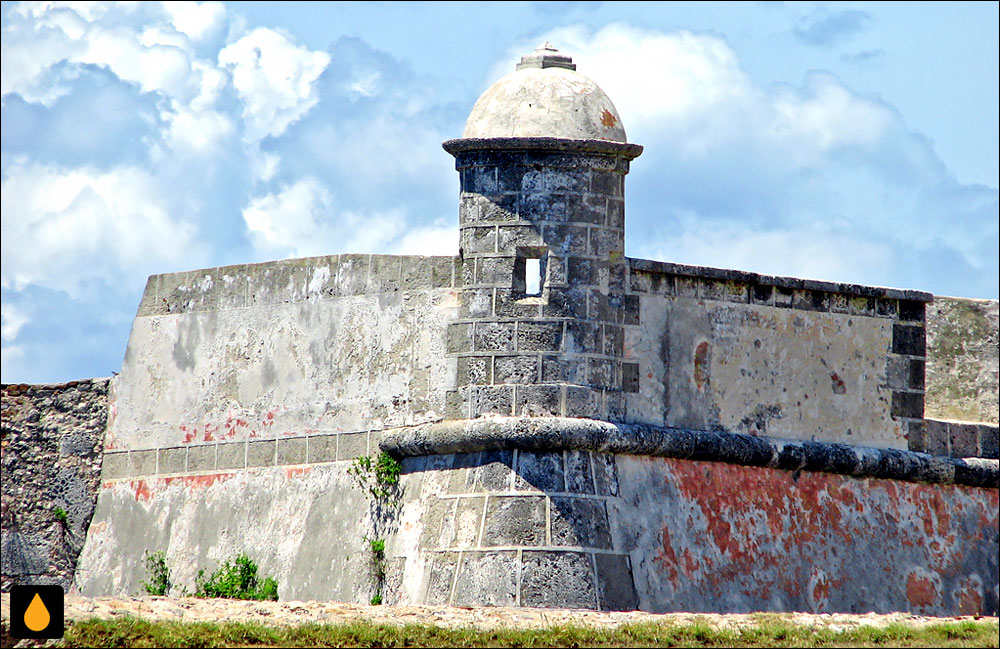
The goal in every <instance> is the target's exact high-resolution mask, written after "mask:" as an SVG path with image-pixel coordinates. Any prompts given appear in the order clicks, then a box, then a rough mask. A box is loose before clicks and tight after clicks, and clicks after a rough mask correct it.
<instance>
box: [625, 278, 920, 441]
mask: <svg viewBox="0 0 1000 649" xmlns="http://www.w3.org/2000/svg"><path fill="white" fill-rule="evenodd" d="M627 263H628V273H629V274H628V283H627V288H626V295H625V297H626V299H627V300H629V301H628V302H627V303H626V304H627V305H628V311H631V313H632V314H633V315H632V316H631V317H630V319H629V321H627V322H626V324H625V326H624V330H625V353H624V358H623V363H624V364H623V371H625V372H627V375H628V376H630V377H632V378H631V381H630V386H631V387H630V390H629V392H628V393H627V417H626V421H633V422H644V423H651V424H656V425H669V426H681V427H688V428H697V429H702V430H728V431H732V432H744V433H749V434H752V435H756V434H760V435H773V436H777V437H784V438H790V439H806V440H816V441H830V442H841V443H847V444H862V445H871V446H880V447H888V448H898V449H905V448H912V449H913V450H921V449H920V448H919V446H918V445H914V446H912V447H911V446H910V439H911V438H913V439H914V440H916V439H917V438H918V437H919V436H920V435H922V434H923V428H922V421H923V405H924V366H925V363H926V353H927V352H926V348H925V343H924V319H925V304H926V303H927V302H929V301H930V300H931V297H932V296H931V295H930V294H928V293H924V292H921V291H912V290H900V289H891V288H880V287H870V286H857V285H851V284H837V283H833V282H821V281H815V280H802V279H795V278H787V277H773V276H766V275H759V274H756V273H748V272H740V271H730V270H721V269H712V268H703V267H695V266H686V265H682V264H668V263H662V262H652V261H648V260H643V259H628V260H627ZM915 444H916V443H915Z"/></svg>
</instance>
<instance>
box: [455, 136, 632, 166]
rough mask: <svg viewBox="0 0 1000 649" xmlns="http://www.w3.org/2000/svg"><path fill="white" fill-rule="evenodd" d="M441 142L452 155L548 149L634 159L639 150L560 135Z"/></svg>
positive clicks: (628, 145)
mask: <svg viewBox="0 0 1000 649" xmlns="http://www.w3.org/2000/svg"><path fill="white" fill-rule="evenodd" d="M441 146H442V148H444V150H445V151H447V152H448V153H450V154H452V155H458V154H460V153H465V152H467V151H551V152H556V153H598V154H603V155H613V156H616V157H622V158H625V159H627V160H634V159H635V158H638V157H639V155H640V154H641V153H642V145H641V144H630V143H627V142H612V141H609V140H575V139H571V138H562V137H490V138H480V137H466V138H458V139H454V140H445V141H444V142H442V143H441Z"/></svg>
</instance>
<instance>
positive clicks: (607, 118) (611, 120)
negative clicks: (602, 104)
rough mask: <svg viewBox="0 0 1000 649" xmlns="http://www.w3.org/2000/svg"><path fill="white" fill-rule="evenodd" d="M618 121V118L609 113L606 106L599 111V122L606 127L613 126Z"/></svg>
mask: <svg viewBox="0 0 1000 649" xmlns="http://www.w3.org/2000/svg"><path fill="white" fill-rule="evenodd" d="M617 123H618V119H617V118H616V117H615V116H614V115H613V114H612V113H611V111H610V110H608V109H607V108H605V109H604V112H602V113H601V124H604V126H606V127H607V128H614V127H615V124H617Z"/></svg>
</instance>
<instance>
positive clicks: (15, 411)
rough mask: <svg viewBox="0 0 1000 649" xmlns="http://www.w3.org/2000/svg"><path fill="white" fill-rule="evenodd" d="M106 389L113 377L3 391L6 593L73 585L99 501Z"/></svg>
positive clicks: (4, 572) (3, 529) (3, 518)
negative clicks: (27, 586)
mask: <svg viewBox="0 0 1000 649" xmlns="http://www.w3.org/2000/svg"><path fill="white" fill-rule="evenodd" d="M107 388H108V379H87V380H83V381H71V382H69V383H65V384H61V385H4V386H3V392H2V395H3V397H2V408H3V428H2V430H3V434H2V435H3V436H2V441H0V449H2V451H0V454H2V461H0V463H2V474H3V481H2V482H3V487H2V489H3V499H2V503H3V512H2V521H3V528H2V535H3V541H2V548H3V556H2V563H3V577H2V583H0V586H2V589H3V590H4V591H7V590H9V589H10V587H11V586H12V585H16V584H59V585H61V586H62V587H63V588H65V589H69V588H70V586H71V585H72V583H73V574H74V570H75V568H76V564H77V558H78V556H79V553H80V550H81V548H82V547H83V543H84V540H85V538H86V536H87V527H88V526H89V525H90V520H91V516H92V515H93V512H94V504H95V501H96V499H97V489H98V485H99V479H100V473H101V455H102V445H103V442H104V432H105V429H106V425H107ZM60 511H61V512H63V513H64V514H60Z"/></svg>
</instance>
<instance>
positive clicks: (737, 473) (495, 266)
mask: <svg viewBox="0 0 1000 649" xmlns="http://www.w3.org/2000/svg"><path fill="white" fill-rule="evenodd" d="M443 147H444V149H445V151H446V152H447V153H448V154H450V155H451V156H453V157H454V160H455V169H456V171H457V173H458V183H459V188H460V194H459V201H458V219H457V226H458V227H457V236H458V240H459V254H458V255H455V256H444V257H426V256H401V255H375V254H334V255H329V256H323V257H313V258H308V259H290V260H283V261H275V262H269V263H262V264H245V265H236V266H227V267H221V268H212V269H204V270H196V271H190V272H183V273H170V274H163V275H155V276H153V277H150V278H149V281H148V283H147V285H146V289H145V291H144V293H143V296H142V299H141V303H140V305H139V309H138V313H137V315H136V319H135V322H134V325H133V327H132V331H131V334H130V337H129V341H128V346H127V351H126V354H125V358H124V362H123V366H122V369H121V372H120V373H119V374H118V375H117V376H115V377H114V378H113V379H111V380H110V381H109V382H106V383H105V382H99V383H95V384H94V387H93V388H88V390H89V391H88V392H87V395H86V399H85V400H84V399H83V397H79V396H78V395H77V396H72V395H76V394H77V392H79V391H81V390H82V388H77V389H76V391H75V392H66V389H67V388H65V386H62V387H60V386H47V387H46V386H4V406H3V407H4V522H3V525H4V528H3V534H4V541H3V548H4V550H3V551H4V558H3V565H4V577H3V579H4V580H3V584H4V588H7V587H8V586H9V585H10V584H12V583H28V582H30V581H31V580H35V581H37V580H39V579H43V578H44V579H49V580H55V581H57V582H59V583H63V584H64V585H67V586H68V587H71V588H74V589H77V590H78V591H79V592H81V593H83V594H85V595H126V594H128V595H133V594H137V593H139V592H140V591H141V583H142V581H143V580H144V579H145V578H146V574H145V563H144V553H145V552H146V551H149V552H156V551H164V552H165V553H166V559H167V563H168V564H169V565H170V566H171V568H172V570H173V575H174V579H175V582H176V583H178V584H193V582H194V579H195V575H196V574H197V570H198V569H199V568H210V569H211V568H212V567H214V565H215V564H216V563H218V562H219V561H221V560H223V559H226V558H228V557H231V556H232V555H234V554H235V553H237V552H246V553H247V554H249V555H250V556H252V557H253V558H254V559H255V560H256V561H257V562H258V564H259V565H260V567H261V570H262V572H264V573H266V574H269V575H274V576H275V577H276V578H277V580H278V592H279V595H280V597H281V598H282V599H288V600H307V599H314V600H342V601H360V602H367V601H369V600H370V599H371V597H372V595H373V588H376V586H374V585H373V582H372V579H371V575H370V573H369V563H368V561H367V559H366V557H367V553H368V552H369V542H370V541H371V540H372V539H376V538H377V539H379V540H383V541H384V542H385V561H386V571H385V575H384V579H383V580H382V581H381V582H380V583H379V584H378V585H377V589H378V594H379V595H380V596H381V597H382V601H383V602H384V603H386V604H394V603H401V604H402V603H406V604H452V605H459V606H498V605H503V606H537V607H569V608H583V609H598V610H601V609H603V610H630V609H641V610H646V611H652V612H666V611H705V612H748V611H811V612H824V613H826V612H867V611H876V612H889V611H910V612H913V613H919V614H929V615H954V614H987V615H996V614H997V612H998V577H997V575H998V570H1000V566H998V554H1000V550H998V483H1000V481H998V475H1000V472H998V461H997V456H998V451H997V439H998V433H997V413H996V403H997V402H996V394H995V391H996V376H997V356H996V329H997V320H996V304H995V303H982V304H981V303H979V302H976V303H974V304H973V303H970V302H969V301H961V300H952V299H949V298H935V297H934V296H932V295H931V294H929V293H926V292H923V291H918V290H911V289H896V288H886V287H877V286H861V285H854V284H845V283H837V282H827V281H817V280H807V279H800V278H792V277H777V276H769V275H762V274H758V273H751V272H745V271H739V270H725V269H716V268H706V267H699V266H689V265H682V264H675V263H669V262H665V261H654V260H645V259H636V258H632V257H628V256H627V255H626V250H625V228H626V223H627V220H626V198H625V185H626V176H627V174H628V172H629V169H630V165H631V164H632V163H633V162H634V161H637V160H640V161H641V159H640V158H639V156H640V154H641V153H642V147H641V146H640V145H638V144H634V143H630V142H629V141H628V139H627V137H626V131H625V126H624V125H623V123H622V119H621V116H620V115H619V114H618V111H617V110H616V109H615V106H614V104H613V103H612V101H611V99H610V98H609V97H608V96H607V94H606V93H605V92H604V91H603V90H601V88H600V87H599V86H598V85H597V84H596V83H595V82H594V81H592V80H591V79H589V78H588V77H586V76H585V74H583V72H580V71H577V70H576V64H575V63H574V62H573V60H572V58H571V57H570V56H568V55H566V54H564V53H562V52H559V51H558V50H556V49H555V48H554V47H552V46H551V45H549V44H548V43H546V44H544V45H542V46H541V47H539V48H538V49H537V50H535V51H534V52H531V53H529V54H526V55H525V56H524V57H522V59H521V62H520V63H519V64H518V65H517V66H516V69H515V70H514V71H513V72H511V73H510V74H508V75H507V76H504V77H503V78H501V79H499V80H498V81H496V82H495V83H494V84H493V85H491V86H490V87H489V88H488V89H487V90H486V91H485V92H484V93H483V94H482V96H481V97H480V98H479V100H478V101H477V102H476V103H475V105H474V107H473V108H472V111H471V113H470V115H469V118H468V120H467V122H466V125H465V129H464V131H463V133H462V137H461V138H457V139H451V140H448V141H446V142H444V143H443ZM442 155H443V154H442ZM928 330H930V331H931V332H932V335H931V336H928V333H927V332H928ZM989 336H992V338H989ZM963 337H964V338H969V337H972V338H977V339H982V338H984V337H985V338H988V339H990V340H992V341H993V344H992V346H990V345H988V344H968V345H966V344H964V343H962V342H960V341H961V340H963V339H964V338H963ZM928 368H930V369H929V370H928ZM933 377H944V378H946V379H947V384H946V385H945V384H944V383H942V384H941V385H942V387H941V388H937V387H934V386H928V381H929V380H930V379H931V378H933ZM969 377H974V378H969ZM991 377H992V378H991ZM990 381H992V383H991V382H990ZM990 386H992V388H991V387H990ZM42 387H44V388H45V390H48V391H49V392H45V391H44V390H42ZM991 389H992V391H993V394H992V396H991V395H989V394H986V395H985V396H983V394H984V393H986V392H989V390H991ZM53 391H54V392H53ZM50 392H53V393H58V394H59V395H63V396H60V397H59V398H53V399H50V400H49V401H44V402H43V400H42V399H41V398H33V397H32V398H25V397H26V395H27V396H29V397H31V396H32V395H36V394H37V395H43V394H44V395H48V394H49V393H50ZM66 395H71V396H66ZM952 395H960V401H961V403H960V404H959V405H956V406H954V407H951V406H950V405H949V404H948V403H945V402H946V401H948V400H949V399H953V396H952ZM67 398H80V399H81V400H82V401H81V403H83V402H84V401H85V403H86V408H87V410H86V413H89V414H87V417H84V418H83V419H84V420H85V421H83V423H81V422H80V421H77V420H78V419H80V417H77V418H76V419H73V418H71V417H62V418H60V417H55V416H53V415H52V414H51V411H52V408H55V407H57V405H58V404H62V405H60V406H58V407H63V406H65V403H64V402H65V401H66V399H67ZM17 399H20V400H17ZM954 399H958V397H954ZM925 401H926V404H925ZM95 404H96V405H95ZM925 405H926V406H927V411H928V412H932V413H944V415H947V416H948V417H953V418H952V419H929V418H927V417H925ZM94 408H97V410H99V413H98V415H100V416H96V417H92V416H90V415H92V414H93V412H96V411H95V410H94ZM70 410H72V408H70ZM29 411H30V412H29ZM31 413H35V414H31ZM86 413H85V414H86ZM964 413H974V417H971V418H974V419H975V421H958V420H957V419H954V417H956V416H964ZM81 416H82V415H81ZM81 421H82V420H81ZM13 422H16V425H15V423H13ZM95 422H97V423H95ZM94 426H98V429H99V430H97V429H94ZM71 428H72V429H73V430H76V429H80V430H79V431H77V433H78V434H77V433H74V434H73V435H70V434H69V433H68V432H67V431H68V430H69V429H71ZM84 429H85V430H84ZM95 430H97V432H95ZM81 431H82V432H81ZM84 433H85V434H84ZM74 435H75V436H74ZM80 435H83V437H80ZM32 436H41V437H46V436H48V437H51V438H52V439H67V440H71V439H77V437H80V439H83V438H84V437H85V438H86V440H85V441H86V443H83V442H80V444H83V445H82V446H80V444H76V442H72V441H67V442H65V443H64V444H63V447H60V448H63V451H59V452H57V451H56V450H55V449H56V447H57V446H58V444H57V443H55V442H53V443H52V444H50V446H51V449H49V450H51V453H50V454H49V455H48V456H46V457H45V458H42V457H38V458H34V457H33V458H31V459H30V460H24V462H26V464H23V465H22V464H18V466H24V467H27V466H28V465H29V464H30V463H34V464H30V466H32V467H36V465H37V467H36V468H31V469H30V470H29V469H27V468H26V469H25V470H24V471H22V473H23V474H24V475H23V476H21V477H19V478H18V480H20V482H18V481H17V480H10V479H8V478H9V476H13V475H14V474H13V473H9V471H10V470H11V469H9V468H8V459H7V458H8V457H11V458H13V457H14V455H13V454H12V450H10V449H14V448H17V449H23V448H26V447H25V446H24V444H25V443H27V442H24V440H28V439H29V438H30V439H34V437H32ZM60 436H62V437H60ZM98 438H100V439H98ZM66 444H69V446H68V447H67V446H66ZM74 444H76V446H80V449H78V450H73V449H75V448H76V446H73V445H74ZM70 447H72V448H70ZM65 448H70V450H69V451H65ZM64 451H65V452H64ZM21 452H22V451H21V450H18V453H21ZM25 452H26V451H25ZM60 453H61V454H62V455H60ZM380 453H388V454H389V455H391V456H392V457H393V458H395V459H396V460H397V461H399V462H400V463H401V467H402V474H401V478H400V482H399V485H398V486H397V488H395V489H394V490H393V499H392V503H391V506H390V505H388V504H386V503H385V502H375V501H373V499H372V497H371V495H370V494H369V493H367V492H366V491H365V490H363V489H358V488H356V485H355V483H354V477H353V475H352V467H353V466H355V462H354V460H355V458H358V457H361V456H376V455H378V454H380ZM50 456H51V457H50ZM70 456H71V457H70ZM77 456H79V457H80V458H84V459H85V460H88V461H89V460H92V459H93V458H92V457H91V456H93V457H94V458H99V459H100V466H99V470H100V479H99V480H98V479H97V478H96V471H97V469H96V468H95V467H96V464H91V465H86V463H85V462H83V460H78V459H77ZM20 457H21V456H20V455H18V458H19V459H18V460H17V462H18V463H21V462H22V460H21V459H20ZM67 457H70V459H66V458H67ZM46 458H47V459H46ZM11 462H13V460H11ZM78 464H79V465H80V467H77V465H78ZM57 465H58V467H61V468H51V467H55V466H57ZM70 465H72V467H71V466H70ZM88 467H89V468H88ZM70 469H72V470H70ZM53 471H54V472H55V473H56V474H58V475H60V476H61V475H64V474H65V475H66V476H68V477H67V480H68V481H69V482H67V484H68V485H69V484H70V483H72V485H71V486H67V487H66V489H67V490H72V489H75V490H76V491H73V492H72V493H73V498H76V500H74V501H73V507H74V509H73V514H72V516H71V518H72V519H73V520H72V529H73V530H74V533H75V534H77V536H79V537H80V538H81V539H82V538H83V535H84V532H85V533H86V542H85V543H81V545H82V548H81V547H76V548H75V549H73V548H71V550H72V551H73V552H75V554H73V555H72V556H73V557H74V561H73V562H71V564H66V563H65V562H63V563H60V564H59V565H58V566H57V569H56V568H53V569H52V570H49V564H51V563H52V562H53V561H55V559H54V558H53V557H56V556H64V554H65V548H64V547H63V546H61V545H60V543H62V542H63V541H62V540H61V539H62V537H60V536H59V535H58V534H56V528H55V527H53V526H54V525H56V523H55V522H53V521H51V520H49V519H48V518H46V517H45V515H44V513H39V511H40V510H38V511H36V509H37V508H36V509H32V512H33V513H32V515H31V516H30V517H21V518H16V516H15V515H14V514H13V512H20V511H22V510H24V507H25V505H24V503H25V500H24V499H25V498H26V496H25V495H24V494H25V490H24V489H25V485H28V484H30V483H31V481H32V480H38V479H40V478H39V477H38V476H42V475H47V474H46V472H53ZM60 472H61V473H60ZM29 474H30V475H29ZM71 474H72V475H71ZM18 475H20V474H18ZM18 489H20V491H19V490H18ZM81 490H82V491H81ZM77 492H79V493H77ZM67 493H68V492H67ZM81 493H82V494H84V496H86V497H83V496H80V494H81ZM67 498H69V497H68V496H67ZM81 498H83V500H86V501H87V502H83V501H82V500H81V502H80V503H77V500H80V499H81ZM88 499H89V500H88ZM88 503H89V505H88ZM8 512H12V513H11V514H10V515H8ZM18 516H19V514H18ZM15 519H16V520H15ZM60 553H63V554H60ZM53 565H54V564H53ZM9 566H21V568H18V570H20V572H18V573H17V574H13V573H12V572H10V570H12V569H11V568H9ZM22 568H23V569H22Z"/></svg>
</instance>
